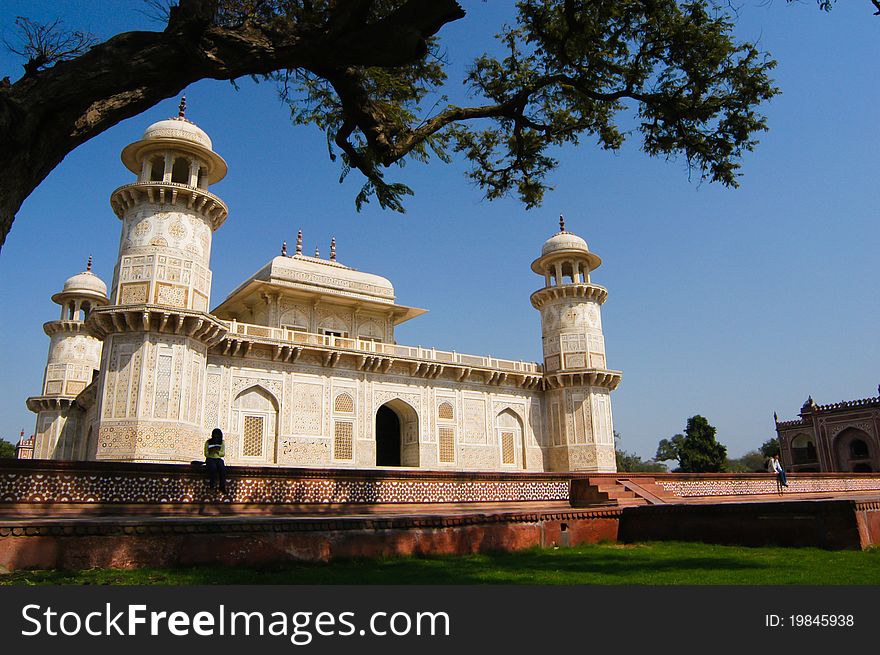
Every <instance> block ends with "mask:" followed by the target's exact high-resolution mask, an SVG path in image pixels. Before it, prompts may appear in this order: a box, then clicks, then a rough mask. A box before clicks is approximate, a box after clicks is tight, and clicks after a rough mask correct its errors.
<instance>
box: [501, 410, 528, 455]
mask: <svg viewBox="0 0 880 655" xmlns="http://www.w3.org/2000/svg"><path fill="white" fill-rule="evenodd" d="M523 425H525V422H524V421H523V420H522V418H521V417H520V416H519V414H517V413H516V412H515V411H514V410H513V408H512V407H506V408H505V409H503V410H501V411H500V412H498V414H496V415H495V431H496V433H497V434H496V436H497V442H498V445H499V447H500V448H501V465H502V466H516V459H517V457H516V451H517V446H519V450H520V451H521V452H522V455H521V462H522V465H523V467H525V465H526V462H525V448H524V444H523V437H524V435H525V430H524V429H523Z"/></svg>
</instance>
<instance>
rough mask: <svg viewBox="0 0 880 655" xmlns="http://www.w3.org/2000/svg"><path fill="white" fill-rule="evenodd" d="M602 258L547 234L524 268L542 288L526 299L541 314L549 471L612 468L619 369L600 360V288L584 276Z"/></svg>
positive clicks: (568, 237)
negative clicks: (540, 278)
mask: <svg viewBox="0 0 880 655" xmlns="http://www.w3.org/2000/svg"><path fill="white" fill-rule="evenodd" d="M601 263H602V260H601V259H600V258H599V256H598V255H596V254H595V253H592V252H590V249H589V248H588V247H587V242H586V241H584V240H583V239H582V238H581V237H579V236H577V235H575V234H572V233H571V232H567V231H566V229H565V219H563V217H561V216H560V217H559V232H557V233H556V234H555V235H553V236H552V237H550V238H549V239H547V241H546V242H545V243H544V246H543V248H542V249H541V256H540V257H538V258H537V259H536V260H535V261H534V262H532V270H533V271H534V272H535V273H537V274H538V275H542V276H543V277H544V288H543V289H539V290H538V291H535V293H533V294H532V296H531V301H532V306H533V307H535V309H537V310H539V311H540V312H541V334H542V337H543V341H544V385H545V402H546V410H545V411H546V416H547V427H548V431H549V434H550V444H549V446H550V467H551V469H552V470H554V471H595V472H614V471H616V470H617V467H616V463H615V456H614V427H613V424H612V419H611V396H610V392H611V391H613V390H614V389H616V388H617V385H618V384H620V378H621V373H620V371H611V370H608V369H607V368H606V364H605V339H604V337H603V336H602V318H601V312H600V307H601V305H602V303H604V302H605V299H606V298H607V297H608V291H607V290H606V289H605V288H604V287H601V286H599V285H597V284H593V283H592V282H591V281H590V273H591V272H592V271H594V270H596V269H597V268H598V267H599V266H600V264H601Z"/></svg>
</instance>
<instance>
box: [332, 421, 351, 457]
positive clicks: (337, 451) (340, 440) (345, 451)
mask: <svg viewBox="0 0 880 655" xmlns="http://www.w3.org/2000/svg"><path fill="white" fill-rule="evenodd" d="M353 434H354V424H353V423H352V422H351V421H336V423H335V425H334V428H333V458H334V459H351V458H352V438H353V436H352V435H353Z"/></svg>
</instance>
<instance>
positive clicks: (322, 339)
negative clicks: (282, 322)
mask: <svg viewBox="0 0 880 655" xmlns="http://www.w3.org/2000/svg"><path fill="white" fill-rule="evenodd" d="M224 323H225V324H226V325H227V327H228V328H229V332H228V334H227V336H226V347H223V344H221V347H223V350H225V351H227V353H226V354H229V351H232V350H233V348H234V345H233V342H235V341H238V340H242V339H244V340H252V341H255V342H262V343H269V344H273V345H275V346H276V347H281V348H285V347H286V348H292V347H303V346H305V347H314V348H321V349H335V350H343V351H354V352H357V353H362V354H364V355H372V356H384V357H388V358H394V359H399V358H403V359H407V360H415V361H420V362H430V363H434V364H439V365H449V366H455V367H465V368H479V369H493V370H498V371H506V372H510V373H514V374H519V375H528V376H540V375H541V374H542V373H543V367H542V366H541V365H540V364H538V363H536V362H525V361H515V360H510V359H499V358H497V357H487V356H481V355H466V354H464V353H458V352H455V351H444V350H437V349H436V348H422V347H421V346H402V345H398V344H394V343H383V342H380V341H372V340H369V339H352V338H348V337H336V336H332V335H329V334H315V333H313V332H302V331H299V330H290V329H288V328H274V327H268V326H265V325H253V324H250V323H239V322H238V321H228V322H225V321H224Z"/></svg>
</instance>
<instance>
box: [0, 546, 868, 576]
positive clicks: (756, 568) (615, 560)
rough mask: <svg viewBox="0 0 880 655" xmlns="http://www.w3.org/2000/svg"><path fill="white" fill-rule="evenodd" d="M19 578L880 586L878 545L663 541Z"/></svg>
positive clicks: (47, 573) (37, 573) (36, 573)
mask: <svg viewBox="0 0 880 655" xmlns="http://www.w3.org/2000/svg"><path fill="white" fill-rule="evenodd" d="M15 584H18V585H36V584H93V585H94V584H131V585H141V584H160V585H191V584H536V585H571V584H589V585H617V584H622V585H703V584H705V585H712V584H721V585H730V584H740V585H800V584H803V585H806V584H817V585H833V584H836V585H850V584H870V585H876V584H880V549H872V550H869V551H864V552H860V551H827V550H819V549H815V548H744V547H737V546H712V545H706V544H695V543H673V542H662V543H647V544H636V545H627V546H624V545H620V544H600V545H583V546H578V547H576V548H556V549H537V548H536V549H532V550H526V551H521V552H517V553H492V554H482V555H469V556H464V557H460V556H456V557H426V558H401V559H387V560H348V561H339V562H334V563H332V564H297V563H291V564H285V565H283V566H273V567H264V568H243V567H225V566H219V567H218V566H211V567H188V568H177V569H139V570H135V571H122V570H113V569H92V570H87V571H74V572H64V571H19V572H15V573H11V574H7V575H0V585H15Z"/></svg>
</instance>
